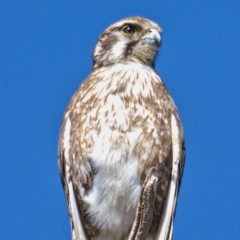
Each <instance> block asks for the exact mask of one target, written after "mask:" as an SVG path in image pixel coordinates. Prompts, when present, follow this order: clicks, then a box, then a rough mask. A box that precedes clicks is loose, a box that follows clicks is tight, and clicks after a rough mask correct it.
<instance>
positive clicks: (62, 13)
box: [0, 0, 240, 240]
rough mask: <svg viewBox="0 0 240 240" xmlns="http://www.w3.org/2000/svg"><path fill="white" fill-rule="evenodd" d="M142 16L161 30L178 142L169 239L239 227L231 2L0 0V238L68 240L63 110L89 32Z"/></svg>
mask: <svg viewBox="0 0 240 240" xmlns="http://www.w3.org/2000/svg"><path fill="white" fill-rule="evenodd" d="M136 15H138V16H142V17H146V18H149V19H151V20H153V21H156V22H157V23H159V25H160V26H161V27H162V28H163V30H164V33H163V36H162V39H163V40H162V45H161V49H160V52H159V57H158V60H157V63H156V69H157V71H158V72H159V74H160V76H161V77H162V79H163V80H164V81H165V83H166V85H167V88H168V90H169V91H170V93H171V95H172V97H173V98H174V100H175V102H176V104H177V106H178V109H179V112H180V115H181V119H182V122H183V126H184V131H185V137H186V148H187V162H186V166H185V172H184V177H183V181H182V187H181V191H180V197H179V202H178V209H177V214H176V219H175V227H174V232H175V239H176V240H178V239H194V240H202V239H206V240H208V239H209V240H212V239H218V240H223V239H238V238H239V237H240V227H239V225H240V204H239V202H240V187H239V183H240V158H239V156H240V138H239V134H240V130H239V124H240V101H239V100H240V66H239V63H240V47H239V42H240V2H239V1H237V0H232V1H224V0H219V1H197V0H191V1H190V0H188V1H184V0H181V1H176V0H171V1H130V0H128V1H126V0H123V1H93V0H88V1H84V2H83V1H76V0H70V1H66V0H65V1H56V0H41V1H29V0H25V1H17V0H2V1H1V3H0V89H1V94H0V115H1V118H0V131H1V134H0V176H1V181H0V190H1V196H0V239H3V240H12V239H24V240H25V239H31V240H32V239H34V240H35V239H36V240H37V239H39V240H42V239H46V240H55V239H58V240H61V239H62V240H66V239H70V238H71V237H70V236H71V235H70V225H69V220H68V215H67V208H66V204H65V199H64V195H63V191H62V186H61V182H60V177H59V172H58V167H57V141H58V134H59V128H60V124H61V120H62V116H63V112H64V110H65V108H66V106H67V104H68V101H69V100H70V97H71V96H72V94H73V93H74V92H75V91H76V89H77V88H78V86H79V85H80V84H81V82H82V80H84V78H86V77H87V76H88V74H89V73H90V71H91V67H92V62H91V54H92V51H93V49H94V46H95V43H96V41H97V38H98V36H99V35H100V33H101V32H102V31H104V30H105V28H106V27H108V26H109V25H110V24H112V23H114V22H116V21H118V20H120V19H122V18H124V17H129V16H136Z"/></svg>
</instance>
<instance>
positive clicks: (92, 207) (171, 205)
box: [59, 17, 185, 240]
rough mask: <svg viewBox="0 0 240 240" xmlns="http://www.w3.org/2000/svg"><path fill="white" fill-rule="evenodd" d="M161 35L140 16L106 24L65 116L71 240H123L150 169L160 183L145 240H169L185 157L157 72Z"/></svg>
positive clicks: (63, 154)
mask: <svg viewBox="0 0 240 240" xmlns="http://www.w3.org/2000/svg"><path fill="white" fill-rule="evenodd" d="M161 32H162V30H161V28H160V27H159V26H158V25H157V24H155V23H153V22H152V21H150V20H147V19H144V18H140V17H132V18H127V19H123V20H121V21H119V22H117V23H115V24H113V25H111V26H110V27H109V28H108V29H107V30H106V31H105V32H104V33H103V34H102V35H101V36H100V37H99V39H98V42H97V46H96V48H95V50H94V52H93V69H92V72H91V74H90V75H89V76H88V78H87V79H86V80H85V81H84V82H83V84H82V85H81V86H80V88H79V89H78V90H77V92H76V93H75V94H74V96H73V97H72V99H71V101H70V103H69V105H68V107H67V109H66V112H65V115H64V119H63V122H62V127H61V133H60V139H59V168H60V173H61V178H62V183H63V187H64V191H65V196H66V199H67V204H68V210H69V216H70V221H71V226H72V235H73V239H77V240H80V239H101V240H103V239H104V240H107V239H115V240H120V239H128V236H129V234H130V231H131V227H132V225H133V221H134V219H135V214H136V208H137V205H138V201H139V197H140V192H141V188H142V184H143V181H144V179H145V177H146V174H147V173H148V171H149V169H151V168H152V167H155V169H156V171H157V176H158V182H159V183H158V187H157V191H156V197H155V203H154V212H153V220H152V223H150V226H151V227H150V230H149V233H148V237H147V239H161V240H170V239H171V236H172V225H173V217H174V213H175V205H176V201H177V195H178V191H179V185H180V181H181V177H182V172H183V165H184V158H185V151H184V139H183V130H182V126H181V122H180V119H179V115H178V111H177V109H176V107H175V104H174V102H173V100H172V98H171V97H170V95H169V93H168V91H167V89H166V87H165V85H164V83H163V82H162V80H161V79H160V77H159V76H158V74H157V73H156V71H155V70H154V61H155V58H156V54H157V51H158V47H159V45H160V41H161V37H160V34H161Z"/></svg>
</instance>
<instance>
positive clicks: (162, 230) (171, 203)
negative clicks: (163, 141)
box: [155, 114, 185, 240]
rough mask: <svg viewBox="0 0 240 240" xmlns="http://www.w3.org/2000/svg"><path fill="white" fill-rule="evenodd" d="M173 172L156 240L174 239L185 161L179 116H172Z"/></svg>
mask: <svg viewBox="0 0 240 240" xmlns="http://www.w3.org/2000/svg"><path fill="white" fill-rule="evenodd" d="M171 136H172V172H171V178H170V183H169V185H168V191H167V196H166V200H165V204H164V208H163V211H162V215H161V218H160V222H159V226H158V229H157V234H156V237H155V239H156V240H172V239H173V220H174V215H175V210H176V202H177V197H178V192H179V187H180V182H181V177H182V171H183V166H184V161H185V151H184V140H183V130H182V126H181V124H180V120H179V118H178V116H177V117H176V115H174V114H172V116H171Z"/></svg>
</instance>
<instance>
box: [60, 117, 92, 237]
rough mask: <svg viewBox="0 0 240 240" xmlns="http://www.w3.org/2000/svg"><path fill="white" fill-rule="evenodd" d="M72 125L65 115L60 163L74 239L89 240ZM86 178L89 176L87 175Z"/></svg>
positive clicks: (61, 134)
mask: <svg viewBox="0 0 240 240" xmlns="http://www.w3.org/2000/svg"><path fill="white" fill-rule="evenodd" d="M71 127H72V124H71V121H70V118H66V117H65V118H64V120H63V123H62V127H61V133H60V137H59V147H58V165H59V169H60V175H61V180H62V185H63V188H64V193H65V196H66V199H67V206H68V213H69V217H70V222H71V228H72V240H87V237H86V233H85V228H84V225H85V223H84V222H83V219H82V218H81V212H80V208H79V202H78V198H77V196H78V194H79V193H78V192H77V189H76V188H75V187H74V176H73V171H74V170H73V169H72V162H73V159H72V158H73V157H74V153H73V154H72V153H71V147H70V146H71V145H70V139H71V134H70V133H71ZM85 179H87V178H86V177H85Z"/></svg>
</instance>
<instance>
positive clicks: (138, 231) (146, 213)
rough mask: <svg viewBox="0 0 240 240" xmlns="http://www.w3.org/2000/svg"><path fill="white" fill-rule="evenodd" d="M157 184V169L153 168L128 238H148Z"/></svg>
mask: <svg viewBox="0 0 240 240" xmlns="http://www.w3.org/2000/svg"><path fill="white" fill-rule="evenodd" d="M157 184H158V177H157V176H156V169H155V168H151V169H150V170H149V171H148V173H147V176H146V178H145V181H144V183H143V186H142V190H141V195H140V198H139V202H138V206H137V211H136V216H135V220H134V223H133V226H132V229H131V232H130V235H129V238H128V240H145V239H146V238H147V234H148V232H149V229H150V227H151V224H152V218H153V209H154V201H155V194H156V189H157Z"/></svg>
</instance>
